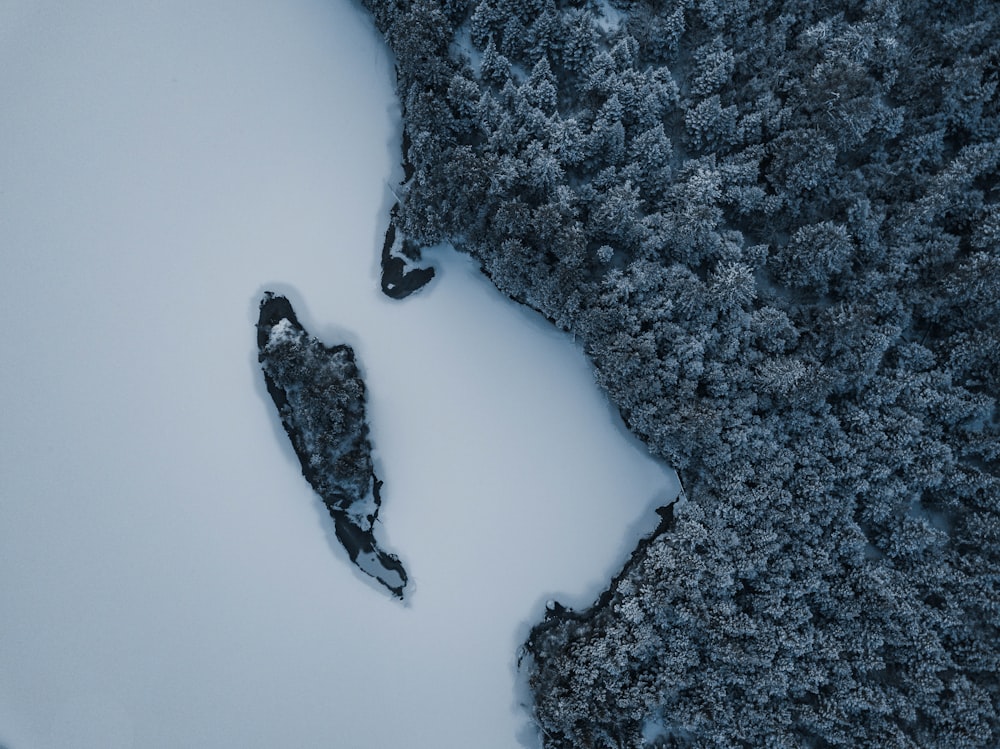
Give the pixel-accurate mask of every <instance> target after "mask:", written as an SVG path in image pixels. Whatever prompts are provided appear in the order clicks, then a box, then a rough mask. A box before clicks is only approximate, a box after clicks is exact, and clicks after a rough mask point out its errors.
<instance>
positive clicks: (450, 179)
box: [367, 0, 1000, 747]
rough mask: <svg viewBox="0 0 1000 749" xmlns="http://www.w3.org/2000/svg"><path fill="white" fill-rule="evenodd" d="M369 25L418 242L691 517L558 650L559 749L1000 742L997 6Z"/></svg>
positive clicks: (428, 3) (555, 631)
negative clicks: (494, 309) (486, 294)
mask: <svg viewBox="0 0 1000 749" xmlns="http://www.w3.org/2000/svg"><path fill="white" fill-rule="evenodd" d="M367 3H368V5H369V7H370V9H371V11H372V13H373V14H374V16H375V19H376V23H377V24H378V26H379V28H380V29H381V30H382V31H383V32H384V34H385V36H386V39H387V41H388V43H389V44H390V46H391V48H392V49H393V51H394V52H395V54H396V58H397V63H398V79H399V87H400V95H401V98H402V100H403V105H404V114H405V121H404V126H405V129H406V144H407V147H406V153H405V159H406V161H407V162H408V165H409V168H408V170H407V172H408V174H407V181H406V183H405V185H404V186H403V201H402V203H401V205H400V208H399V215H398V217H397V221H398V224H399V226H400V227H401V230H402V231H404V233H405V234H406V236H407V237H408V238H411V239H413V240H414V241H416V242H418V243H424V244H430V243H432V242H436V241H439V240H441V239H448V240H450V241H451V242H453V243H454V244H455V245H456V246H457V247H459V248H460V249H462V250H464V251H466V252H468V253H470V254H472V255H473V256H475V257H476V258H477V259H478V260H479V261H480V262H481V263H482V267H483V269H484V271H485V272H486V273H487V274H488V275H489V276H490V278H491V279H492V280H493V282H494V283H495V284H496V286H497V287H498V288H499V289H500V290H501V291H503V292H504V293H506V294H508V295H509V296H510V297H511V298H513V299H516V300H518V301H520V302H522V303H525V304H527V305H530V306H531V307H533V308H535V309H537V310H538V311H540V312H541V313H542V314H544V315H545V316H546V317H547V318H549V319H550V320H551V321H552V322H553V323H555V324H556V325H558V326H559V327H560V328H562V329H564V330H566V331H570V332H572V333H573V335H574V336H575V337H576V338H577V339H578V340H580V341H582V343H583V345H584V347H585V350H586V352H587V354H588V356H589V357H590V358H591V360H592V362H593V364H594V367H595V371H596V376H597V379H598V381H599V383H600V384H601V385H602V387H604V388H605V389H606V391H607V392H608V394H609V397H610V398H611V399H612V400H613V402H614V403H615V404H616V405H617V406H618V408H619V409H620V411H621V413H622V416H623V418H624V419H625V421H626V423H627V424H628V426H629V428H630V429H631V430H632V431H633V432H635V433H636V434H637V435H638V436H639V437H641V438H642V439H643V440H644V441H645V443H646V444H647V445H648V446H649V449H650V450H651V452H652V453H653V454H654V455H657V456H659V457H661V458H663V459H664V460H666V461H667V462H669V463H670V464H671V465H673V466H674V467H675V468H676V469H677V470H678V473H679V475H680V477H681V479H682V483H683V485H684V487H685V494H684V496H683V498H682V500H681V501H680V502H678V504H677V506H676V507H675V512H674V519H673V522H672V524H670V525H669V527H667V528H665V529H664V530H663V531H662V532H661V533H659V534H658V535H657V536H656V537H655V538H653V539H652V540H651V541H650V542H649V543H647V544H644V545H643V546H641V547H640V550H639V552H638V553H637V554H636V556H635V557H634V558H633V561H632V562H631V563H630V565H629V567H628V568H627V570H625V571H624V574H623V575H621V576H620V577H619V578H617V579H616V581H615V583H614V585H613V586H612V589H610V590H609V592H608V595H606V596H605V597H603V598H602V600H601V602H600V603H599V604H598V605H597V606H595V607H594V608H592V609H590V610H588V611H587V612H579V613H577V612H561V613H558V614H553V615H552V616H550V617H549V618H547V619H546V621H545V622H542V623H540V624H539V625H538V626H537V627H536V628H535V630H534V631H533V633H532V636H531V639H530V640H529V643H528V647H527V650H528V653H529V655H530V658H528V659H527V661H526V663H527V666H526V667H527V668H528V669H529V676H530V682H531V684H532V687H533V689H534V693H535V707H534V711H535V712H534V714H535V718H536V720H537V723H538V725H539V728H540V731H541V735H542V736H543V740H544V742H545V745H546V746H547V747H637V746H643V745H649V744H650V743H653V744H659V745H663V746H803V747H824V746H844V747H852V746H880V747H881V746H885V747H907V746H947V747H953V746H954V747H990V746H997V745H998V744H1000V677H998V674H1000V645H998V643H1000V463H998V457H1000V413H998V409H997V401H996V398H997V395H998V383H1000V93H998V84H1000V6H997V5H996V4H995V3H993V2H992V1H991V0H969V1H968V2H949V1H948V0H911V1H909V2H905V3H903V2H898V1H896V0H844V1H843V2H837V3H826V2H819V1H816V2H810V0H758V1H755V2H750V1H749V0H614V4H610V3H608V2H597V0H479V1H478V2H466V1H465V0H388V1H387V2H376V0H367ZM643 742H646V743H645V744H644V743H643Z"/></svg>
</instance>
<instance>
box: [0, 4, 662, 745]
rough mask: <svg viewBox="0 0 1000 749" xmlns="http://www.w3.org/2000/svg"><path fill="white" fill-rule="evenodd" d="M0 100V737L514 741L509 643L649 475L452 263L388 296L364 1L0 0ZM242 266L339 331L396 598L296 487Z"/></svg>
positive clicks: (575, 379)
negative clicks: (378, 494)
mask: <svg viewBox="0 0 1000 749" xmlns="http://www.w3.org/2000/svg"><path fill="white" fill-rule="evenodd" d="M0 101H3V102H4V104H3V108H4V112H3V116H2V117H0V259H2V264H0V268H2V276H0V277H2V282H3V295H2V298H0V310H2V317H3V320H4V322H5V330H6V333H5V345H4V349H3V355H2V357H0V413H2V422H0V601H2V604H0V606H2V608H0V611H2V614H0V745H3V746H5V747H7V749H32V748H36V749H49V748H51V749H65V747H74V748H75V749H76V748H82V747H93V748H94V749H98V748H99V749H118V748H119V747H142V748H143V749H159V748H161V747H162V748H163V749H166V748H167V747H170V748H171V749H174V748H175V747H196V746H204V747H240V748H242V749H246V748H248V747H262V748H263V747H267V748H268V749H273V747H282V746H289V747H296V746H301V747H318V746H331V747H344V748H345V749H355V748H357V749H366V748H368V747H371V748H372V749H394V748H395V747H400V748H402V747H435V748H442V749H451V748H452V747H454V748H455V749H458V748H459V747H470V746H474V747H477V748H479V749H494V748H496V749H511V748H516V747H518V746H519V745H525V746H528V747H531V746H535V745H536V743H537V742H536V740H535V739H534V737H533V734H532V731H531V728H530V725H529V723H528V716H527V713H526V712H525V711H524V710H523V709H522V708H521V707H520V706H519V704H518V701H519V700H520V699H521V698H522V695H521V692H520V691H519V689H520V688H519V687H518V686H517V682H516V672H515V667H514V661H515V651H516V649H517V647H518V645H519V644H520V642H521V641H522V640H523V638H524V637H525V636H526V634H527V631H528V627H529V626H530V624H531V623H532V622H533V621H535V620H537V619H539V618H540V617H541V616H542V612H543V607H544V602H545V600H546V599H547V598H550V597H554V598H559V599H560V600H561V601H563V602H564V603H569V604H573V605H580V606H582V605H585V604H587V603H588V602H589V601H590V600H592V599H593V598H594V597H596V595H597V593H598V591H599V589H600V587H601V586H602V585H603V584H605V583H606V582H607V581H608V580H609V579H610V577H611V575H612V574H613V573H614V572H615V571H617V569H618V567H619V566H620V565H621V564H622V563H623V562H624V560H625V559H626V558H627V555H628V552H629V550H630V549H631V548H632V547H633V546H634V544H635V541H636V539H637V537H638V536H639V535H640V534H642V533H646V532H648V531H650V530H652V529H653V528H654V527H655V526H656V524H657V520H658V518H657V517H656V515H655V514H654V513H653V507H654V506H656V505H657V504H660V503H662V502H663V501H665V500H667V499H669V498H670V497H671V496H672V494H673V493H674V491H675V490H674V486H673V483H672V481H673V479H672V474H670V473H669V472H668V471H667V470H666V469H664V468H662V467H660V466H658V465H656V464H655V463H653V462H652V461H651V460H650V459H649V458H648V457H647V456H646V454H645V451H644V449H643V448H642V446H641V445H639V444H638V443H637V442H635V441H634V440H632V439H631V438H630V437H629V436H628V435H627V433H626V432H625V431H624V429H623V428H622V426H621V424H620V423H619V421H618V419H617V416H616V415H615V414H614V412H613V410H612V409H611V408H610V407H609V406H608V405H607V403H606V401H605V399H604V398H603V396H602V395H601V394H600V393H599V392H598V390H597V389H596V387H595V386H594V385H593V381H592V376H591V373H590V370H589V367H588V365H587V363H586V361H585V360H584V358H583V356H582V354H581V353H580V352H579V351H578V349H577V348H576V347H574V345H573V344H572V342H570V341H568V340H566V339H565V337H563V336H561V335H559V334H557V333H556V332H555V331H553V330H551V329H550V328H549V327H548V326H547V324H546V323H545V322H544V321H542V320H541V319H540V318H539V317H538V316H536V315H534V314H532V313H530V312H528V311H526V310H523V309H521V308H519V307H517V306H516V305H513V304H511V303H509V302H508V301H507V300H505V299H504V298H502V297H501V296H500V295H499V294H498V293H497V292H496V291H495V290H494V289H493V288H492V287H491V286H490V285H489V284H488V282H486V281H485V280H484V279H483V278H482V277H481V276H480V275H479V274H478V273H477V271H476V268H475V267H474V266H473V265H472V264H471V263H470V262H469V261H468V260H467V259H465V258H464V257H462V256H459V255H458V254H457V253H454V252H453V251H451V250H449V249H446V248H441V249H438V250H434V251H432V252H430V253H428V257H429V259H430V260H431V261H432V262H434V263H435V264H436V265H437V267H438V277H437V278H436V279H435V280H434V281H433V282H432V283H431V285H430V286H428V287H427V288H426V289H424V290H423V291H422V292H420V293H419V294H418V295H416V296H414V297H411V298H409V299H407V300H405V301H403V302H393V301H390V300H388V299H386V298H385V297H383V296H382V295H381V294H380V293H379V291H378V276H377V274H378V256H379V250H380V248H381V242H382V233H383V231H384V229H385V221H386V219H387V215H388V209H389V206H390V205H391V202H390V201H391V196H390V194H389V193H388V190H387V188H386V183H387V182H395V181H398V179H399V178H400V176H401V172H400V169H399V167H398V165H397V161H398V143H399V138H400V125H399V109H398V105H397V103H396V101H395V99H394V96H393V92H392V63H391V60H390V58H389V56H388V53H387V51H386V50H385V48H384V47H383V45H382V43H381V41H380V40H379V38H378V36H377V34H376V32H375V31H374V29H373V28H371V26H370V25H369V22H368V19H367V17H366V16H365V15H364V13H363V12H362V11H361V10H360V9H359V8H357V7H356V6H355V5H353V4H350V3H347V2H343V1H338V0H287V2H282V3H274V2H263V0H243V1H241V2H235V1H229V2H227V1H225V0H224V1H223V2H215V3H207V4H206V3H201V2H193V1H189V0H181V1H179V2H172V3H125V2H120V3H114V2H108V3H98V4H87V3H68V4H67V3H55V2H43V1H40V0H24V1H21V0H8V1H7V2H5V3H3V4H2V5H0ZM264 289H271V290H274V291H277V292H279V293H283V294H286V295H287V296H288V297H289V298H290V300H291V301H292V303H293V304H294V305H295V309H296V311H297V313H298V315H299V318H300V320H301V321H302V323H303V324H304V325H305V327H306V328H307V329H308V330H309V331H310V332H311V333H313V334H314V335H318V336H320V337H321V338H322V339H323V340H324V341H325V342H326V343H328V344H333V343H338V342H348V343H350V344H351V345H352V346H354V348H355V350H356V352H357V354H358V357H359V360H360V363H361V366H362V369H363V371H364V372H365V374H366V378H367V384H368V389H369V409H368V410H369V416H370V418H371V422H372V439H373V442H374V445H375V450H376V461H377V470H378V473H379V476H380V477H381V478H382V479H384V481H385V486H384V488H383V494H382V496H383V502H384V504H383V508H382V520H383V525H382V526H381V527H380V528H379V530H378V532H377V533H378V536H379V538H380V539H381V540H382V541H383V542H384V543H385V546H386V548H388V549H390V550H392V551H394V552H396V553H398V554H399V556H400V558H401V560H402V561H403V563H404V564H405V565H406V569H407V572H408V573H409V574H410V576H411V584H412V586H413V590H412V592H411V594H410V595H409V596H408V597H409V603H408V605H406V606H403V605H401V604H399V603H398V602H396V601H394V600H392V599H391V598H390V597H389V596H388V595H387V594H385V593H384V592H383V591H382V590H381V589H379V588H378V587H376V586H375V585H373V584H371V583H370V581H369V580H368V579H367V578H365V577H364V576H363V575H361V573H359V572H358V571H357V570H356V569H355V568H354V567H353V566H352V565H350V564H349V562H348V561H347V556H346V553H345V552H344V551H343V549H342V548H341V547H340V546H339V544H338V543H337V542H336V539H334V537H333V533H332V523H331V522H330V521H329V518H328V517H327V516H326V512H325V509H324V508H323V506H322V504H321V503H320V501H319V499H318V497H316V496H315V495H314V494H313V492H312V490H311V489H310V488H309V486H308V485H307V483H306V482H305V480H304V479H303V478H302V476H301V473H300V470H299V465H298V462H297V460H296V458H295V455H294V453H293V452H292V450H291V447H290V445H289V443H288V440H287V439H286V437H285V435H284V433H283V431H282V429H281V426H280V424H279V422H278V418H277V414H276V412H275V410H274V407H273V405H272V404H271V402H270V399H269V398H268V396H267V394H266V392H265V390H264V384H263V379H262V376H261V373H260V371H259V368H258V365H257V362H256V342H255V330H254V323H255V322H256V319H257V303H258V300H259V299H260V296H261V293H262V292H263V290H264Z"/></svg>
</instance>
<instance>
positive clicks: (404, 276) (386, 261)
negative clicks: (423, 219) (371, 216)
mask: <svg viewBox="0 0 1000 749" xmlns="http://www.w3.org/2000/svg"><path fill="white" fill-rule="evenodd" d="M398 211H399V204H398V203H397V204H396V205H395V206H393V208H392V213H391V214H390V218H389V228H388V229H386V230H385V242H383V243H382V293H383V294H385V295H386V296H387V297H391V298H392V299H403V298H405V297H408V296H409V295H410V294H412V293H413V292H414V291H417V290H418V289H421V288H423V287H424V286H426V285H427V284H428V283H430V280H431V279H432V278H434V268H415V267H411V265H412V263H414V262H418V261H419V260H420V248H419V247H418V246H417V245H415V244H414V243H412V242H408V241H407V240H406V239H405V238H404V237H403V235H402V233H401V232H400V231H399V230H398V229H397V228H396V222H397V214H398Z"/></svg>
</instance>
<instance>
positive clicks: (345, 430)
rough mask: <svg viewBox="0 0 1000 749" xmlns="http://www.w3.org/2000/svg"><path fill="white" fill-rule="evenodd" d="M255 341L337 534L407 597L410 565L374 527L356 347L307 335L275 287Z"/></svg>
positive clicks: (358, 560)
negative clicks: (382, 545) (387, 547)
mask: <svg viewBox="0 0 1000 749" xmlns="http://www.w3.org/2000/svg"><path fill="white" fill-rule="evenodd" d="M257 348H258V352H259V354H258V360H259V361H260V363H261V368H262V369H263V370H264V380H265V382H266V383H267V391H268V393H270V394H271V398H272V399H273V400H274V405H275V406H276V407H277V409H278V413H279V415H280V416H281V423H282V426H284V428H285V431H286V432H287V433H288V437H289V439H290V440H291V441H292V447H293V448H294V450H295V454H296V455H297V456H298V458H299V462H300V463H301V465H302V475H303V476H305V478H306V480H307V481H308V482H309V484H310V485H311V486H312V488H313V489H315V490H316V493H317V494H319V495H320V497H322V499H323V503H324V504H325V505H326V508H327V510H328V511H329V513H330V517H331V518H333V522H334V526H335V529H336V534H337V539H338V540H339V541H340V543H341V544H342V545H343V547H344V548H345V549H346V550H347V554H348V556H349V557H350V558H351V561H352V562H354V564H355V565H357V566H358V568H359V569H360V570H361V571H362V572H364V573H365V574H367V575H370V576H371V577H373V578H375V579H376V580H378V581H379V582H380V583H381V584H382V585H384V586H385V587H386V588H388V589H389V591H391V592H392V594H393V595H394V596H396V597H398V598H402V597H403V590H404V588H405V587H406V582H407V576H406V571H405V570H404V569H403V565H402V564H401V563H400V561H399V559H398V558H397V557H396V556H395V555H393V554H389V553H387V552H385V551H383V550H381V549H379V547H378V544H377V543H376V541H375V536H374V534H373V528H374V525H375V522H376V520H378V513H379V509H380V506H381V503H382V500H381V496H380V494H379V490H380V488H381V486H382V482H381V481H379V479H378V477H377V476H376V475H375V470H374V467H373V465H372V458H371V442H370V440H369V438H368V422H367V421H366V419H365V384H364V381H363V380H362V379H361V376H360V374H359V373H358V367H357V364H356V362H355V359H354V351H353V350H352V349H351V347H350V346H347V345H345V344H340V345H337V346H332V347H331V346H325V345H324V344H323V343H321V342H320V341H319V340H317V339H316V338H313V337H312V336H310V335H309V334H308V333H307V332H306V331H305V329H304V328H303V327H302V325H301V323H299V321H298V318H297V317H296V316H295V311H294V310H293V309H292V305H291V304H290V303H289V301H288V299H286V298H285V297H283V296H275V295H274V294H272V293H271V292H267V293H266V294H265V295H264V298H263V299H262V300H261V303H260V320H259V321H258V323H257Z"/></svg>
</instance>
